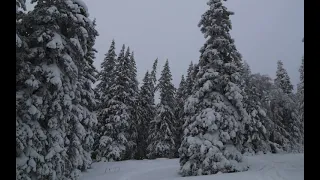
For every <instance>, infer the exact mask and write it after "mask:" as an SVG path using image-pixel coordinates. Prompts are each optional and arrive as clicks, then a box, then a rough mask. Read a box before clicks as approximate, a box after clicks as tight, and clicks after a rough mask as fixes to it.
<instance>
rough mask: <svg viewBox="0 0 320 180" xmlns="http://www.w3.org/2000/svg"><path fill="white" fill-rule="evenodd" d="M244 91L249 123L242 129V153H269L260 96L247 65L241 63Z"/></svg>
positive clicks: (264, 111)
mask: <svg viewBox="0 0 320 180" xmlns="http://www.w3.org/2000/svg"><path fill="white" fill-rule="evenodd" d="M242 79H243V80H244V89H245V92H246V95H247V96H246V97H245V98H244V103H245V104H246V110H247V112H248V113H249V114H250V115H251V119H250V120H251V121H247V122H246V123H245V127H244V128H245V129H244V137H245V140H244V144H243V147H244V149H243V151H242V153H249V154H255V153H258V152H264V153H266V152H270V151H271V150H270V146H269V143H268V135H267V131H266V128H265V126H264V125H265V123H268V120H267V117H266V116H267V115H266V109H264V108H263V107H262V105H261V101H262V94H260V92H259V91H258V89H257V87H256V84H255V83H256V82H255V81H253V80H252V74H251V70H250V67H249V64H247V63H246V62H244V63H243V74H242Z"/></svg>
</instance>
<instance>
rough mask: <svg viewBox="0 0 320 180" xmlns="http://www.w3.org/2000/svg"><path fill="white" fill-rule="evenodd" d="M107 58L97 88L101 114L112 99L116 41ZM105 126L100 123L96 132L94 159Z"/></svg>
mask: <svg viewBox="0 0 320 180" xmlns="http://www.w3.org/2000/svg"><path fill="white" fill-rule="evenodd" d="M105 56H106V57H105V58H104V59H103V62H102V63H101V70H100V72H99V73H98V81H100V82H99V83H98V84H97V86H96V88H95V92H96V95H95V96H96V99H97V100H98V106H97V109H96V111H97V112H100V110H101V109H104V108H106V107H107V103H108V100H109V99H110V95H111V93H110V89H111V86H112V85H113V83H114V78H115V73H116V71H115V68H116V56H117V55H116V53H115V41H114V40H112V42H111V45H110V48H109V50H108V52H107V53H106V54H105ZM104 125H105V122H104V121H98V125H97V129H96V131H95V133H96V134H95V141H94V147H93V149H94V152H93V154H92V157H93V158H94V159H96V155H97V149H98V148H99V144H100V143H99V139H100V137H101V136H102V135H103V133H104V130H101V127H103V126H104Z"/></svg>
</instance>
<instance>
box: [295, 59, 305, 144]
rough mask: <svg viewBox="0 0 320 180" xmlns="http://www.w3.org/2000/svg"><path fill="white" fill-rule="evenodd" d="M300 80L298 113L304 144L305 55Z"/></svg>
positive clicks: (300, 70)
mask: <svg viewBox="0 0 320 180" xmlns="http://www.w3.org/2000/svg"><path fill="white" fill-rule="evenodd" d="M299 72H300V82H299V84H298V91H297V95H298V114H299V119H300V122H301V133H302V144H304V57H303V58H302V63H301V66H300V69H299Z"/></svg>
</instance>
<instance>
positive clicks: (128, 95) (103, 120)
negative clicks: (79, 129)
mask: <svg viewBox="0 0 320 180" xmlns="http://www.w3.org/2000/svg"><path fill="white" fill-rule="evenodd" d="M131 64H132V63H131V62H130V50H129V49H128V50H127V51H126V53H125V45H123V46H122V49H121V50H120V53H119V55H118V59H117V61H116V67H115V75H114V77H113V78H114V81H113V84H112V85H111V87H110V91H109V97H110V98H109V99H107V101H106V104H105V105H104V107H103V108H102V109H101V110H100V111H99V113H98V120H99V128H98V131H99V132H100V138H99V146H98V147H97V148H96V150H95V153H96V159H97V160H98V161H101V160H102V161H106V160H108V161H119V160H124V159H127V158H128V151H129V150H130V149H131V148H132V147H133V146H134V145H135V143H134V141H133V139H132V138H131V137H130V136H131V134H130V131H131V125H132V121H133V119H132V115H131V112H132V103H133V101H134V97H133V96H132V94H133V90H132V88H131V86H132V85H131V83H132V77H129V76H130V75H132V71H131V70H130V68H131V67H130V65H131Z"/></svg>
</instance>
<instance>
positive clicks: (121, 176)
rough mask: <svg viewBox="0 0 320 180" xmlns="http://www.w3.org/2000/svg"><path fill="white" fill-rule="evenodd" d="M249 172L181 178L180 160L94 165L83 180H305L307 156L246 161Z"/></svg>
mask: <svg viewBox="0 0 320 180" xmlns="http://www.w3.org/2000/svg"><path fill="white" fill-rule="evenodd" d="M245 158H246V160H247V161H248V163H249V165H250V169H249V170H248V171H246V172H239V173H227V174H215V175H209V176H194V177H180V175H179V174H178V169H179V160H178V159H156V160H141V161H136V160H131V161H122V162H107V163H101V162H99V163H94V164H93V168H92V169H90V170H89V171H88V172H85V173H83V175H82V177H81V180H160V179H161V180H173V179H179V180H182V179H184V180H212V179H214V180H303V179H304V155H303V154H276V155H275V154H268V155H258V156H248V157H245Z"/></svg>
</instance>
